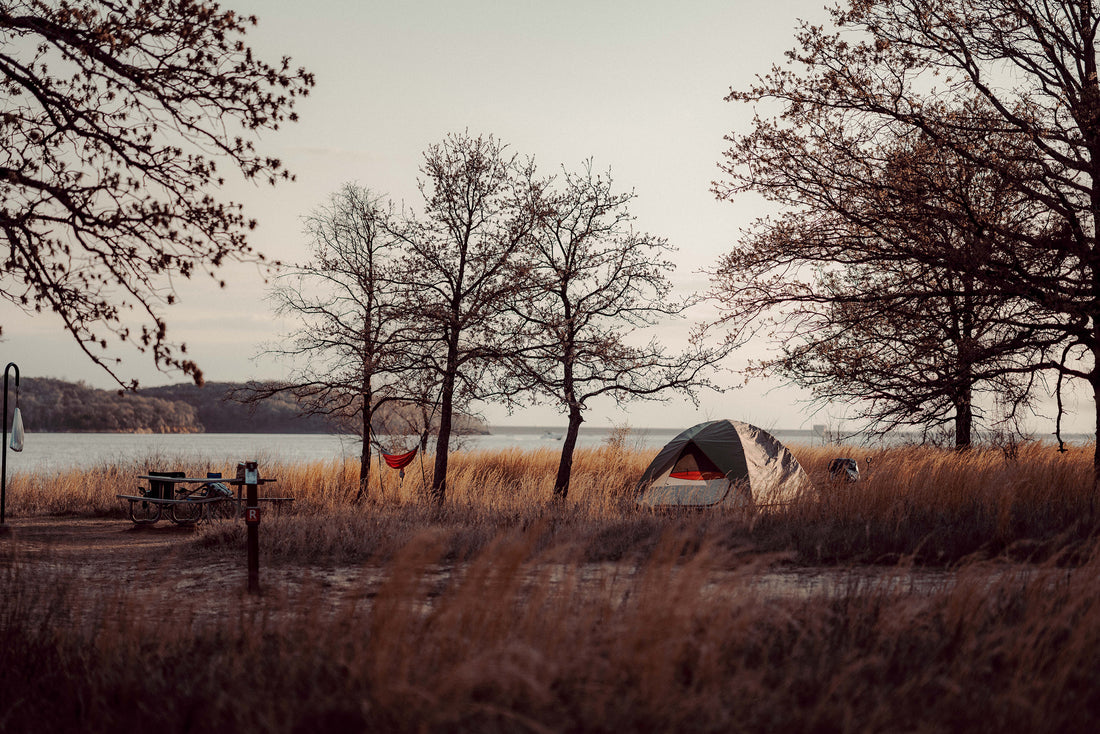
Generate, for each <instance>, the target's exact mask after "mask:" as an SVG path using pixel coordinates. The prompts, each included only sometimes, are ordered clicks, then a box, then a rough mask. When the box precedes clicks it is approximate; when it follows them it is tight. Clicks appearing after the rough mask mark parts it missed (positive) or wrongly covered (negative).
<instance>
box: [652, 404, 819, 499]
mask: <svg viewBox="0 0 1100 734" xmlns="http://www.w3.org/2000/svg"><path fill="white" fill-rule="evenodd" d="M812 489H813V483H812V482H811V481H810V477H809V475H807V474H806V472H805V471H803V469H802V467H801V466H799V464H798V460H797V459H795V458H794V455H793V454H791V452H790V451H789V450H788V449H787V447H786V446H784V445H783V444H782V443H780V442H779V440H778V439H776V438H775V437H774V436H772V435H771V434H770V433H768V432H767V431H763V430H761V429H759V428H757V427H756V426H752V425H749V424H748V423H741V422H740V421H731V420H717V421H708V422H706V423H700V424H698V425H696V426H692V427H691V428H688V429H687V430H686V431H683V432H682V433H680V434H679V435H678V436H676V438H674V439H672V440H671V441H669V442H668V443H667V444H665V447H664V448H663V449H661V451H660V452H659V453H658V454H657V457H656V458H655V459H653V461H652V463H650V465H649V468H648V469H646V470H645V473H644V474H642V478H641V479H640V480H639V481H638V502H639V503H640V504H643V505H648V506H650V507H670V506H687V507H711V506H715V505H720V506H723V507H744V508H747V509H757V508H761V507H768V506H774V505H778V504H783V503H786V502H790V501H791V500H793V499H796V498H798V497H799V496H801V495H802V494H803V493H805V492H808V491H812Z"/></svg>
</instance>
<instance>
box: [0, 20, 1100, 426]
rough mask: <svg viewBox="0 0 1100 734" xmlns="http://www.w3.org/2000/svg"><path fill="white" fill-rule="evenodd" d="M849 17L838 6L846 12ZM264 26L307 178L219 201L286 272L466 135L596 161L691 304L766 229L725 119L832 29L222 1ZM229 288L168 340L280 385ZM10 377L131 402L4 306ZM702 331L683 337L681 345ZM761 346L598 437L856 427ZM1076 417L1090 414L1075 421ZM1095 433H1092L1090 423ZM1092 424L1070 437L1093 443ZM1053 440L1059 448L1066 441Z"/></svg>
mask: <svg viewBox="0 0 1100 734" xmlns="http://www.w3.org/2000/svg"><path fill="white" fill-rule="evenodd" d="M830 4H831V3H830ZM222 5H223V6H224V7H227V8H234V9H238V10H240V11H241V12H244V13H247V14H255V15H256V16H258V18H259V25H258V26H257V27H256V28H254V29H253V30H252V31H251V32H250V33H249V35H248V36H247V39H246V40H247V42H248V43H249V45H250V46H251V47H252V48H253V50H254V51H256V52H257V53H258V54H259V55H260V56H261V57H263V58H266V59H268V60H274V59H277V58H279V57H281V56H283V55H287V56H290V57H291V59H292V61H293V63H294V65H295V66H304V67H306V68H307V69H308V70H310V71H311V72H313V73H314V74H315V76H316V80H317V86H316V87H315V88H314V90H313V91H312V92H311V94H310V96H309V97H307V98H305V99H304V100H303V101H302V102H301V103H300V104H299V105H298V107H297V111H298V113H299V116H300V121H299V122H298V123H296V124H288V125H286V126H284V127H283V128H281V129H280V130H278V131H274V132H271V131H268V132H266V133H264V134H263V135H262V137H261V138H260V140H259V142H258V148H259V149H260V150H261V151H262V152H265V153H270V154H273V155H275V156H277V157H279V158H280V159H281V160H283V162H284V163H285V165H286V166H287V167H288V168H289V169H290V170H291V172H293V173H294V174H295V176H296V180H295V181H294V182H292V183H286V184H281V185H279V186H277V187H275V188H271V187H268V186H254V185H252V184H248V183H244V182H238V181H233V180H230V182H229V183H228V184H227V186H226V187H225V189H224V190H223V191H222V192H220V194H219V195H220V196H221V197H223V198H226V199H230V200H233V201H239V202H241V203H243V204H244V206H245V212H246V214H247V215H248V216H250V217H253V218H255V219H257V220H258V227H257V229H256V230H255V232H254V233H253V234H252V237H251V240H250V242H251V244H252V245H253V246H254V247H256V249H258V250H259V251H261V252H263V253H264V254H265V255H267V256H269V257H271V258H276V259H281V260H284V261H287V262H295V261H302V260H304V259H305V258H306V246H307V240H306V238H305V237H304V236H303V234H302V218H303V217H304V216H306V215H307V214H309V212H310V211H312V210H314V209H316V208H317V207H318V206H320V205H321V204H322V203H324V202H325V200H326V199H327V198H328V196H329V195H330V194H331V193H333V192H335V191H336V190H338V189H339V188H340V187H341V186H342V185H343V184H345V183H348V182H354V183H357V184H360V185H363V186H366V187H368V188H370V189H372V190H373V191H375V192H376V193H379V194H383V195H386V196H388V197H389V198H390V199H392V200H393V201H395V202H399V203H400V202H402V201H404V202H408V203H409V204H410V205H413V206H416V205H417V203H418V198H419V194H418V191H417V174H418V167H419V165H420V163H421V161H422V153H423V151H424V150H425V149H426V148H427V147H428V146H429V145H432V144H434V143H438V142H440V141H441V140H442V139H443V138H444V137H445V136H446V135H447V134H448V133H452V132H462V131H468V132H469V133H471V134H473V135H478V134H492V135H494V136H495V137H497V138H498V139H499V140H501V141H503V142H505V143H507V144H508V145H509V146H510V148H511V150H512V151H514V152H516V153H519V154H521V155H524V156H528V155H529V156H533V157H534V159H535V161H536V163H537V164H538V166H539V169H540V171H542V172H544V173H551V172H555V171H559V170H561V167H562V166H565V167H566V168H569V169H571V170H577V169H578V168H579V167H580V165H581V164H582V163H583V162H584V161H585V160H587V159H592V160H593V162H594V165H595V168H596V169H597V170H608V169H609V170H610V171H611V173H612V176H613V178H614V180H615V182H616V185H617V186H619V187H620V188H622V189H633V190H634V192H635V194H636V199H635V201H634V203H633V206H632V211H633V213H634V214H635V216H636V227H637V228H638V229H639V230H641V231H644V232H649V233H651V234H654V235H658V236H662V237H665V238H667V239H668V240H669V242H670V243H671V244H672V245H674V246H676V247H677V248H679V252H678V267H677V270H676V272H675V273H674V274H673V278H672V279H673V281H674V283H675V284H676V287H677V289H678V292H680V293H681V294H687V293H690V292H693V291H698V290H703V289H705V288H706V287H707V284H708V281H707V277H706V275H705V274H704V272H703V271H704V270H705V269H707V268H710V267H713V265H714V264H715V263H716V262H717V260H718V258H719V257H720V256H721V255H722V254H723V253H724V252H725V251H727V250H729V249H731V248H732V247H733V246H734V245H735V244H736V243H737V240H738V236H739V232H740V231H741V230H742V229H743V228H744V227H746V226H748V225H749V224H750V223H751V221H752V220H753V219H754V218H756V217H757V216H759V215H761V214H763V213H765V210H764V209H763V208H762V207H763V204H762V202H761V201H760V200H759V199H757V198H755V197H752V196H746V197H744V198H743V199H739V200H737V201H734V202H719V201H717V200H715V197H714V195H713V194H712V193H711V182H712V181H713V180H715V179H716V178H718V177H719V176H720V175H721V173H720V171H719V170H718V164H719V162H720V160H721V156H722V151H723V150H724V149H725V148H726V147H727V143H726V141H724V139H723V138H724V136H725V135H726V134H728V133H739V132H747V131H748V126H749V124H750V121H751V113H752V111H751V109H748V108H746V107H744V106H743V105H740V104H735V103H730V102H726V101H724V98H725V96H726V95H727V94H728V92H729V91H730V89H731V88H734V89H744V88H747V87H748V86H750V85H751V84H752V83H753V81H754V79H755V77H756V75H758V74H764V73H766V72H767V71H768V69H769V68H770V67H771V65H772V64H773V63H779V62H781V61H782V60H783V53H784V51H786V50H788V49H790V48H792V47H793V44H794V35H795V32H796V30H797V27H798V22H799V20H800V19H802V20H808V21H811V22H821V21H823V20H824V19H825V18H826V16H827V14H826V11H825V6H826V3H825V2H824V1H823V0H771V1H770V2H766V3H765V2H759V1H758V0H721V1H719V0H706V1H703V0H681V1H680V2H676V3H672V2H667V1H663V2H662V1H656V0H634V1H632V2H626V1H625V0H624V1H621V2H619V1H616V2H611V1H607V0H587V1H579V0H554V1H553V2H550V1H543V2H534V1H524V0H510V1H508V2H505V1H497V2H493V1H491V0H431V1H425V2H410V1H409V0H403V1H402V0H311V2H309V3H303V2H301V1H300V0H295V1H292V2H288V1H286V0H223V2H222ZM222 273H223V277H226V279H227V280H228V281H229V287H228V288H227V289H225V290H219V289H217V288H216V287H214V286H213V285H212V284H211V283H208V282H206V281H205V280H199V281H196V282H191V281H182V282H180V281H176V282H175V283H174V286H175V288H176V291H177V295H178V298H179V303H178V304H177V305H174V306H172V307H170V308H168V309H167V310H166V311H165V312H164V315H165V316H166V319H167V321H168V328H169V331H168V335H169V337H170V338H171V339H172V340H174V341H183V342H185V343H186V344H187V345H188V352H189V354H190V355H191V357H192V358H193V359H195V360H196V361H197V362H198V363H199V365H200V367H201V368H202V369H203V371H204V374H205V376H206V378H207V379H208V380H212V381H241V380H247V379H252V378H255V379H278V378H281V377H283V376H285V375H286V374H287V371H288V366H287V365H286V364H285V363H280V362H276V361H274V360H272V359H271V358H268V357H263V356H262V351H263V348H264V345H265V344H270V343H272V342H273V341H275V340H277V339H278V338H279V336H280V334H284V333H287V332H288V331H289V330H290V329H292V328H293V326H294V324H293V323H292V322H287V321H280V320H279V319H277V318H276V317H275V316H273V314H272V309H271V304H270V302H269V301H268V300H267V299H266V293H267V289H268V287H269V286H268V285H267V284H265V282H264V278H263V274H262V273H261V272H259V271H258V270H257V269H256V268H255V267H254V266H247V265H234V266H231V267H228V268H225V269H223V271H222ZM0 323H3V325H4V340H3V341H0V359H4V360H5V362H7V361H12V360H14V361H16V362H17V363H18V364H19V367H20V369H21V373H22V374H23V375H26V376H42V377H58V378H63V379H69V380H83V381H85V382H87V383H88V384H90V385H93V386H96V387H104V388H111V387H114V386H115V385H114V384H113V383H112V382H111V380H110V378H109V376H108V375H106V374H105V373H104V372H102V370H99V369H98V368H97V367H95V365H93V364H92V363H91V362H90V361H89V360H88V359H87V358H86V357H84V356H83V355H82V354H81V353H80V351H79V350H78V349H77V347H76V346H75V344H74V343H73V342H72V340H71V338H69V337H68V336H66V335H65V333H64V332H63V331H62V329H61V325H60V322H59V321H57V320H56V319H55V318H54V317H53V316H52V315H39V316H36V317H34V318H30V317H26V316H23V315H22V314H20V313H18V312H15V309H14V307H12V306H10V305H8V304H3V305H0ZM683 330H684V329H683V327H682V326H681V327H679V328H677V329H675V330H674V331H672V330H669V329H666V330H665V332H666V334H664V335H663V334H661V332H658V336H666V335H667V336H670V337H671V338H672V340H674V339H675V334H676V333H682V332H683ZM768 348H769V347H768V345H767V343H766V342H763V341H762V342H760V343H759V344H754V345H750V346H749V347H747V348H746V349H744V350H742V351H741V352H740V353H738V354H737V355H734V357H733V358H732V359H731V360H730V362H729V363H728V364H727V365H725V367H726V368H727V372H725V373H723V374H720V375H718V377H717V381H718V382H719V383H720V384H723V385H726V386H728V387H729V388H730V389H729V390H727V391H725V392H723V393H720V394H719V393H714V392H706V393H701V394H700V403H699V405H698V406H696V405H693V404H692V403H691V402H690V401H688V400H685V399H682V398H674V399H672V400H670V401H668V402H663V403H653V402H634V403H631V404H630V405H628V406H626V407H625V408H623V409H619V408H617V407H616V406H615V405H614V404H612V403H610V402H607V403H597V404H593V405H592V406H591V407H590V410H589V411H588V412H587V414H586V421H587V424H588V425H592V426H597V427H608V426H612V425H615V426H622V425H630V426H635V427H679V426H687V425H692V424H693V423H697V422H699V421H702V420H710V419H714V418H734V419H738V420H744V421H747V422H750V423H755V424H756V425H759V426H761V427H764V428H780V429H797V428H810V427H811V426H812V425H814V424H827V425H829V426H830V427H832V428H837V427H841V426H842V425H843V411H842V410H840V409H839V408H837V409H835V410H833V409H827V410H825V411H823V412H818V413H816V414H811V413H810V411H809V409H808V406H807V404H806V400H807V398H808V397H809V396H808V395H807V394H806V393H804V392H802V391H799V390H796V389H794V388H790V387H785V386H783V385H781V384H779V383H778V382H766V381H759V380H754V381H750V382H749V383H748V384H747V385H743V383H744V378H743V376H742V375H741V374H740V367H741V366H743V365H744V363H745V361H746V360H747V359H750V358H753V357H759V356H761V355H763V354H764V353H766V350H767V349H768ZM119 354H120V356H122V357H123V359H124V362H123V364H122V366H121V368H120V372H121V374H122V375H123V376H124V377H126V378H137V379H138V380H139V381H140V383H141V384H143V385H160V384H166V383H175V382H181V381H183V379H184V378H183V377H182V376H181V375H178V374H164V373H160V372H158V371H157V370H156V369H155V368H154V367H153V365H152V360H151V358H150V357H149V356H148V355H141V354H138V353H136V352H133V353H131V352H119ZM1072 408H1076V401H1074V403H1073V404H1072V405H1071V409H1072ZM1082 413H1083V415H1081V414H1082ZM482 414H483V415H484V417H485V418H486V419H488V420H489V422H490V423H492V424H511V425H558V424H564V418H563V417H561V416H560V415H559V414H558V412H557V411H556V410H555V409H553V408H551V407H545V406H543V407H532V408H524V409H518V410H515V411H513V412H511V413H509V412H508V411H506V410H504V409H503V408H501V407H499V406H482ZM1090 418H1091V408H1090V406H1089V404H1088V403H1087V402H1086V403H1085V404H1084V410H1083V411H1078V415H1077V416H1074V417H1072V419H1071V421H1072V422H1069V423H1067V424H1066V425H1067V430H1081V431H1091V430H1092V426H1091V420H1090ZM1048 430H1049V429H1048Z"/></svg>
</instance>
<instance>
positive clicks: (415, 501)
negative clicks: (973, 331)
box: [8, 444, 1098, 564]
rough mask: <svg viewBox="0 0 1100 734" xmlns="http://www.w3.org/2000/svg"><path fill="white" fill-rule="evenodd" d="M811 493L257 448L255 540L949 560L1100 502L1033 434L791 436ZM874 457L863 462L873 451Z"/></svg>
mask: <svg viewBox="0 0 1100 734" xmlns="http://www.w3.org/2000/svg"><path fill="white" fill-rule="evenodd" d="M792 448H793V450H794V451H795V453H796V455H797V456H798V458H799V460H800V462H801V463H802V464H803V466H804V467H805V468H806V469H807V471H808V472H809V473H810V475H811V476H812V477H813V479H814V482H815V485H816V488H817V492H816V494H815V495H814V496H812V497H809V498H807V500H806V501H803V502H798V503H794V504H792V505H790V506H787V507H783V508H779V509H774V510H771V511H768V512H762V513H758V514H757V515H756V516H753V517H746V516H744V515H740V514H735V513H729V512H721V511H718V512H714V511H708V512H702V513H699V512H695V513H692V512H687V513H662V512H658V513H654V512H650V511H647V510H644V509H641V508H639V507H637V506H636V505H635V504H634V503H633V501H632V496H633V490H634V486H635V483H636V481H637V478H638V477H639V476H640V475H641V473H642V471H643V469H644V468H645V466H646V464H647V463H648V462H649V460H650V459H651V458H652V453H653V452H650V451H642V450H631V449H626V448H623V447H620V446H604V447H600V448H595V449H584V450H580V451H578V452H577V456H576V459H575V463H574V472H573V483H572V487H571V490H570V495H569V500H568V501H567V502H565V503H564V504H562V503H555V502H553V501H552V500H551V496H552V483H553V478H554V475H555V471H556V467H557V460H558V455H557V453H556V452H554V451H552V450H549V449H544V450H536V451H519V450H503V451H477V452H460V453H456V454H455V455H454V456H453V458H452V460H451V462H450V473H449V478H448V486H447V502H446V504H445V506H444V507H443V508H436V507H434V506H432V505H431V504H429V503H427V502H426V501H425V499H424V498H425V497H426V495H427V487H428V485H429V483H430V480H431V466H430V464H427V465H424V466H422V465H421V464H420V463H418V462H414V464H413V465H411V466H410V467H409V468H408V469H407V470H406V477H405V479H404V481H403V482H400V483H399V482H398V478H397V474H396V472H393V471H392V470H389V469H385V470H383V471H382V472H379V471H378V470H377V469H376V470H375V471H374V472H373V478H372V485H371V491H370V494H369V499H368V501H366V502H364V503H359V504H357V503H355V502H354V501H353V498H354V497H355V495H356V493H357V490H358V476H359V465H358V463H357V462H355V461H342V462H341V461H337V462H311V463H303V464H282V463H280V462H278V461H277V460H274V459H270V460H269V459H266V458H265V459H262V460H261V473H262V474H263V475H264V476H266V477H274V478H276V479H277V482H276V483H274V484H268V485H265V486H264V487H263V490H262V491H263V493H264V494H267V495H277V496H285V497H292V498H294V500H295V501H294V503H293V506H292V507H291V508H289V509H288V510H287V511H285V513H284V514H282V515H280V516H274V517H271V518H270V520H267V519H265V538H266V540H265V553H267V554H269V555H270V557H271V559H272V560H275V561H281V560H286V561H289V562H297V561H303V560H304V561H319V562H337V563H343V562H358V561H361V560H364V559H367V558H372V557H376V556H378V555H379V554H381V555H382V556H384V557H389V556H392V555H393V553H395V552H396V549H398V548H400V547H402V546H403V545H404V544H405V543H407V542H408V540H409V539H410V538H411V537H412V536H413V535H415V534H416V533H418V532H420V531H422V530H425V529H434V530H437V531H439V532H442V533H444V534H445V535H446V536H447V537H448V538H449V541H448V542H449V551H448V553H449V554H450V555H451V556H452V557H456V558H468V557H470V556H471V555H473V554H476V553H477V552H479V551H480V550H482V549H483V548H484V547H485V546H486V545H487V544H488V543H490V542H491V541H492V540H493V539H494V538H495V537H496V536H497V535H498V534H499V533H500V532H502V531H507V530H524V529H528V528H532V527H539V528H541V529H544V530H545V531H546V532H545V533H544V534H543V535H542V536H541V537H542V538H543V540H542V541H541V542H543V543H547V544H551V545H559V546H563V547H566V546H568V547H569V548H571V549H576V548H581V549H582V557H584V558H585V559H587V560H592V561H597V560H620V559H623V558H626V557H632V556H634V557H639V558H645V557H647V556H648V555H649V554H650V553H652V552H653V549H654V548H655V547H656V544H657V542H658V539H659V538H660V536H661V535H662V533H665V532H666V531H668V530H670V529H672V530H676V531H677V532H688V533H692V534H694V535H695V536H697V537H698V538H700V539H705V538H709V537H715V538H719V539H720V540H719V542H721V543H723V544H724V545H725V546H726V547H729V548H739V549H749V550H758V551H764V552H787V553H790V554H791V555H792V557H793V558H794V559H795V560H798V561H801V562H809V563H839V562H851V561H857V562H864V563H893V562H896V561H897V560H898V559H900V558H909V559H912V560H915V561H918V562H921V563H934V564H948V563H956V562H958V561H960V560H961V559H964V558H968V557H971V556H975V555H977V556H984V557H988V556H995V555H1003V554H1007V555H1008V556H1009V557H1011V558H1014V559H1025V560H1027V559H1030V560H1036V561H1041V560H1043V559H1047V558H1050V557H1052V556H1053V555H1056V554H1061V555H1062V556H1063V557H1066V551H1067V550H1070V551H1072V550H1073V549H1075V548H1078V547H1084V546H1087V544H1088V543H1089V542H1090V541H1091V539H1092V538H1093V537H1094V536H1095V535H1096V534H1097V523H1098V518H1097V515H1098V512H1097V510H1098V508H1097V507H1096V505H1095V500H1096V498H1095V496H1094V489H1093V480H1092V459H1091V451H1092V449H1091V447H1079V448H1074V449H1072V450H1071V451H1069V452H1068V453H1059V452H1058V451H1057V450H1055V449H1054V448H1053V447H1050V446H1046V445H1041V444H1027V445H1024V446H1022V447H1019V449H1018V451H1016V452H1014V453H1011V454H1010V453H1008V452H1005V451H1000V450H995V449H975V450H972V451H970V452H967V453H962V454H960V453H955V452H952V451H948V450H943V449H936V448H927V447H924V448H897V449H890V450H884V451H871V450H862V449H843V450H842V449H838V448H836V447H813V448H810V447H801V446H794V447H792ZM837 455H849V456H853V457H854V458H856V459H857V460H859V461H860V464H861V466H862V467H863V479H862V481H860V482H858V483H854V484H850V483H841V482H832V481H830V480H829V477H828V474H827V466H828V462H829V460H830V459H831V458H833V457H835V456H837ZM869 460H872V461H870V462H869ZM154 467H156V468H173V469H180V470H184V471H186V472H187V473H188V474H190V475H200V476H201V475H203V474H204V473H205V472H207V471H220V472H222V473H223V474H226V475H232V473H233V471H234V470H235V467H234V466H230V465H228V464H225V463H221V464H219V463H217V462H211V461H204V460H202V459H187V460H173V459H171V458H165V457H152V458H150V459H147V460H144V461H139V462H133V463H132V464H128V465H125V464H123V465H116V464H104V465H102V466H100V467H96V468H94V469H91V470H85V471H71V472H62V473H55V474H52V475H47V476H37V475H15V476H14V477H12V478H11V481H10V482H9V493H8V502H9V504H8V508H9V512H10V513H11V514H12V516H19V515H41V514H56V515H64V514H69V515H91V516H118V517H122V511H123V506H122V503H121V502H120V501H119V500H117V499H116V498H115V494H116V493H119V492H131V493H132V492H134V491H135V490H136V489H137V485H138V484H139V482H138V480H137V479H136V478H135V477H136V475H138V474H141V473H144V472H146V471H147V470H148V469H150V468H154ZM241 532H242V530H241V529H240V528H239V527H235V526H232V525H221V526H211V527H207V528H205V529H203V530H201V531H200V533H199V537H198V539H197V542H199V543H200V544H203V545H206V546H217V545H219V544H224V543H231V542H236V540H237V539H238V538H239V537H240V533H241Z"/></svg>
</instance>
